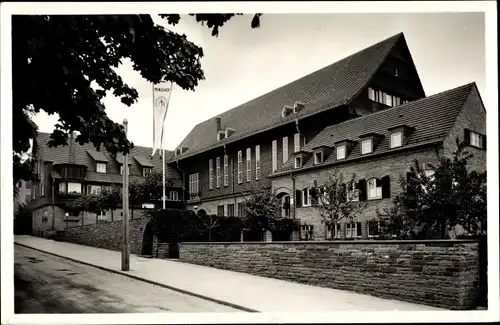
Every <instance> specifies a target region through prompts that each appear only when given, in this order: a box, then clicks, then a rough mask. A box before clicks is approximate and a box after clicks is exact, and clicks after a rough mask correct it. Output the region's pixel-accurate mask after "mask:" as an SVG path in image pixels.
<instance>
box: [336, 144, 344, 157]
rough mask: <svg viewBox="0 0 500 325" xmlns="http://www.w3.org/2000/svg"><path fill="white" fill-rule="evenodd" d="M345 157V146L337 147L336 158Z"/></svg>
mask: <svg viewBox="0 0 500 325" xmlns="http://www.w3.org/2000/svg"><path fill="white" fill-rule="evenodd" d="M339 159H345V146H338V147H337V160H339Z"/></svg>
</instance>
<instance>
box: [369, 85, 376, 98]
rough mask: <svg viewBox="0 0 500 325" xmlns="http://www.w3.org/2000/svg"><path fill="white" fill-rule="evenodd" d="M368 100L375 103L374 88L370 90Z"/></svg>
mask: <svg viewBox="0 0 500 325" xmlns="http://www.w3.org/2000/svg"><path fill="white" fill-rule="evenodd" d="M368 99H370V100H373V101H375V90H373V88H371V87H369V88H368Z"/></svg>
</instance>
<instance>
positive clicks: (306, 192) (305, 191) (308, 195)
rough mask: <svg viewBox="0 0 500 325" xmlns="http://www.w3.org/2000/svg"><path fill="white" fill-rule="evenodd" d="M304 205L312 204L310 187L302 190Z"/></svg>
mask: <svg viewBox="0 0 500 325" xmlns="http://www.w3.org/2000/svg"><path fill="white" fill-rule="evenodd" d="M302 206H303V207H309V206H311V191H310V190H309V188H305V189H303V190H302Z"/></svg>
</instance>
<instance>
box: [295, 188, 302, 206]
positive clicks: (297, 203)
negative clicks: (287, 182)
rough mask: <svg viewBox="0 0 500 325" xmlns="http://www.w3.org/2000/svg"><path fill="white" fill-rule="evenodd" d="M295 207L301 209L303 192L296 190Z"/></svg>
mask: <svg viewBox="0 0 500 325" xmlns="http://www.w3.org/2000/svg"><path fill="white" fill-rule="evenodd" d="M295 206H296V207H297V208H300V207H301V206H302V192H301V191H299V190H295Z"/></svg>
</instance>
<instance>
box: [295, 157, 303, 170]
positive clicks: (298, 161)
mask: <svg viewBox="0 0 500 325" xmlns="http://www.w3.org/2000/svg"><path fill="white" fill-rule="evenodd" d="M294 167H295V168H302V156H298V157H295V165H294Z"/></svg>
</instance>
